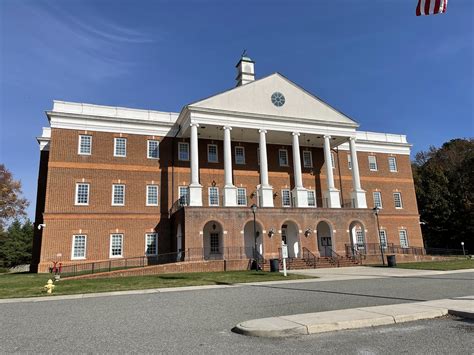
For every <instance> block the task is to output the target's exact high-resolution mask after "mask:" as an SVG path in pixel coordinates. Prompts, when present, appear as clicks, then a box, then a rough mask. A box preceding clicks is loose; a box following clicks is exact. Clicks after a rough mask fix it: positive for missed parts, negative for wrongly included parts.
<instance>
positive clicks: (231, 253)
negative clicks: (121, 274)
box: [50, 247, 266, 277]
mask: <svg viewBox="0 0 474 355" xmlns="http://www.w3.org/2000/svg"><path fill="white" fill-rule="evenodd" d="M254 251H255V249H254V248H253V247H215V248H211V247H204V248H187V249H183V250H181V251H177V252H173V253H164V254H158V255H150V256H138V257H132V258H117V259H110V260H104V261H95V262H91V263H77V264H69V265H61V270H60V274H61V276H62V277H71V276H80V275H86V274H96V273H100V272H110V271H115V270H126V269H132V268H143V267H146V266H152V265H161V264H170V263H175V262H180V261H206V260H245V259H248V260H253V259H254V258H255V257H256V258H257V262H258V264H259V265H261V266H262V267H263V264H264V263H265V262H266V260H265V258H264V257H263V255H261V254H260V253H258V252H257V253H255V252H254ZM50 272H53V267H51V268H50Z"/></svg>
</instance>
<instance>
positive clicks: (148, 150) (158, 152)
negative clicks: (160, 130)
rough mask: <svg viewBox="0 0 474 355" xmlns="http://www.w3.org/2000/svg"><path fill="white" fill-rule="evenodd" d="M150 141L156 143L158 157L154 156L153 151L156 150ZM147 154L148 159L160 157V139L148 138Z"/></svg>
mask: <svg viewBox="0 0 474 355" xmlns="http://www.w3.org/2000/svg"><path fill="white" fill-rule="evenodd" d="M150 143H156V149H155V150H156V157H154V156H152V155H151V153H152V152H154V151H155V150H151V149H150ZM146 147H147V148H146V156H147V158H148V159H160V141H159V140H156V139H148V140H147V142H146Z"/></svg>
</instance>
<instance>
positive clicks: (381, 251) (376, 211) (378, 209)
mask: <svg viewBox="0 0 474 355" xmlns="http://www.w3.org/2000/svg"><path fill="white" fill-rule="evenodd" d="M373 211H374V213H375V218H377V233H378V234H379V243H380V254H381V255H382V265H383V266H385V259H384V257H383V249H384V248H383V245H382V237H381V236H380V223H379V211H380V207H379V206H375V207H374V208H373Z"/></svg>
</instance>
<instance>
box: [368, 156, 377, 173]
mask: <svg viewBox="0 0 474 355" xmlns="http://www.w3.org/2000/svg"><path fill="white" fill-rule="evenodd" d="M369 169H370V171H377V170H378V169H377V158H376V157H375V155H369Z"/></svg>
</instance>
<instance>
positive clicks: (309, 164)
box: [303, 150, 313, 168]
mask: <svg viewBox="0 0 474 355" xmlns="http://www.w3.org/2000/svg"><path fill="white" fill-rule="evenodd" d="M308 159H309V160H308ZM303 167H305V168H312V167H313V153H312V152H311V150H303Z"/></svg>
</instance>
